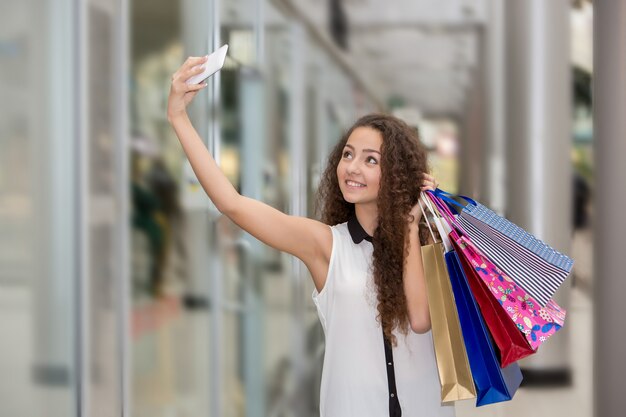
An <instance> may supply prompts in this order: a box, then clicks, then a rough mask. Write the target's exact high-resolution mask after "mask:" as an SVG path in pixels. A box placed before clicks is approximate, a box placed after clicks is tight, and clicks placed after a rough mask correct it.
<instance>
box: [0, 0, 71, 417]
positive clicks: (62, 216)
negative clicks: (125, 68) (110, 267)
mask: <svg viewBox="0 0 626 417" xmlns="http://www.w3.org/2000/svg"><path fill="white" fill-rule="evenodd" d="M73 3H74V2H70V1H57V2H51V1H43V0H40V1H24V2H22V1H20V2H5V3H3V5H2V13H1V14H0V97H1V101H0V126H1V128H0V130H1V131H0V138H1V139H0V311H2V313H1V314H0V334H2V335H3V340H4V341H3V343H2V354H1V355H0V392H1V393H2V401H0V415H3V416H5V415H6V416H39V415H46V416H51V417H67V416H73V415H76V408H75V404H76V393H77V390H76V378H75V374H76V371H77V368H76V366H75V362H74V358H75V354H76V352H75V349H74V347H75V343H76V336H77V335H76V331H75V325H74V323H75V321H74V317H76V311H77V304H76V300H77V294H76V291H75V288H76V276H77V269H76V266H77V263H78V260H77V259H76V224H75V222H74V219H75V218H76V215H77V212H76V207H77V197H78V195H77V189H76V187H75V184H76V181H75V179H76V172H77V160H76V158H75V153H74V149H75V145H76V143H75V142H76V137H77V136H76V133H77V132H76V130H75V125H74V116H73V114H74V111H75V107H74V104H75V103H74V101H73V100H74V98H75V94H76V92H77V91H76V84H75V83H74V82H73V80H74V79H75V77H76V74H75V73H74V72H73V70H74V69H75V67H76V66H75V65H74V64H75V63H76V61H75V56H76V52H77V51H76V50H74V49H73V48H72V45H74V43H73V41H74V39H75V30H76V26H75V23H76V20H74V19H75V17H76V16H75V15H74V13H73V10H72V6H73Z"/></svg>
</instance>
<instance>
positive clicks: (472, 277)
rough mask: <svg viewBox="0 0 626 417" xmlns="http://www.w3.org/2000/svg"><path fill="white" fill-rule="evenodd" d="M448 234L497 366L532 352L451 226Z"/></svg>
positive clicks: (533, 351) (509, 362) (503, 366)
mask: <svg viewBox="0 0 626 417" xmlns="http://www.w3.org/2000/svg"><path fill="white" fill-rule="evenodd" d="M425 205H426V207H427V208H428V209H429V210H430V212H431V213H432V214H433V217H438V216H437V214H436V213H435V211H436V207H432V206H431V205H430V204H429V202H428V201H426V204H425ZM427 224H428V223H427ZM438 227H439V226H438ZM445 233H447V232H446V231H445V230H444V231H443V232H442V231H440V234H445ZM449 236H450V239H449V240H448V241H451V242H452V244H453V245H455V246H454V249H455V250H456V252H457V254H458V255H459V260H460V263H461V267H462V269H463V272H464V273H465V277H466V278H467V281H468V283H469V286H470V289H471V291H472V295H473V296H474V298H475V300H476V302H477V304H478V306H479V308H480V312H481V314H482V316H483V320H484V322H485V325H486V326H487V329H488V330H489V332H490V334H491V336H492V337H493V340H494V343H495V345H496V347H497V352H496V353H497V355H498V358H499V363H500V367H501V368H505V367H506V366H508V365H510V364H511V363H513V362H516V361H518V360H520V359H523V358H525V357H527V356H529V355H532V354H533V353H535V350H533V349H532V348H531V347H530V345H529V343H528V341H527V340H526V338H525V336H524V335H523V334H522V332H520V330H519V329H518V328H517V326H516V324H515V323H514V322H513V321H512V320H511V319H510V317H509V316H508V315H507V313H506V311H504V310H503V309H502V307H501V306H500V304H499V302H498V301H497V300H496V299H495V298H494V297H492V296H491V294H490V293H489V289H488V288H487V287H486V285H485V284H484V283H483V282H482V280H481V279H480V277H478V275H477V271H475V270H474V268H472V266H471V265H470V263H469V262H468V261H467V259H465V257H464V256H463V252H462V251H461V250H460V248H459V246H458V243H457V241H456V240H457V238H458V235H457V234H456V232H455V231H453V230H452V229H451V230H450V234H449ZM431 316H432V314H431Z"/></svg>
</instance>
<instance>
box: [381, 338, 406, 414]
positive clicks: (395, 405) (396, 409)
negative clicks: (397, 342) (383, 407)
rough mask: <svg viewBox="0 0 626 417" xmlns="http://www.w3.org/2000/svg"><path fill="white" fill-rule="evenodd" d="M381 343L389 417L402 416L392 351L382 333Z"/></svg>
mask: <svg viewBox="0 0 626 417" xmlns="http://www.w3.org/2000/svg"><path fill="white" fill-rule="evenodd" d="M383 343H384V345H385V362H386V366H385V368H386V369H387V386H388V387H389V417H400V416H402V409H401V408H400V401H399V400H398V391H396V372H395V369H394V363H393V351H392V347H391V343H390V342H389V340H387V338H386V337H385V334H384V332H383Z"/></svg>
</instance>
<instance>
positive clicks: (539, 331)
mask: <svg viewBox="0 0 626 417" xmlns="http://www.w3.org/2000/svg"><path fill="white" fill-rule="evenodd" d="M427 193H428V196H429V197H430V198H431V201H432V202H433V203H435V204H436V206H437V207H438V208H439V209H440V213H441V214H442V215H443V218H444V219H445V220H446V222H448V223H449V225H450V226H451V227H452V228H453V229H454V230H455V231H456V232H457V235H454V236H452V235H451V239H453V238H454V239H456V242H457V244H458V246H459V249H460V250H461V252H462V254H463V256H464V257H465V258H466V259H467V260H468V261H469V262H470V263H471V265H472V267H473V268H474V269H475V270H476V271H477V272H478V276H479V277H480V279H481V280H482V281H483V282H484V283H485V284H486V285H487V287H488V288H489V289H490V292H491V296H492V297H495V298H496V299H497V300H498V302H499V304H500V305H501V307H502V308H503V309H504V310H505V311H506V313H507V315H508V316H509V317H510V318H511V320H513V322H514V323H515V324H516V325H517V327H518V328H519V329H520V330H521V331H522V333H523V334H524V336H525V337H526V340H527V341H528V342H529V344H530V346H531V347H532V348H533V350H537V348H538V347H539V346H540V345H541V344H542V343H543V342H545V341H546V340H547V339H548V338H549V337H550V336H551V335H553V334H554V333H556V332H557V331H558V330H560V329H561V327H562V326H563V322H564V319H565V310H563V309H561V308H560V307H559V306H558V305H557V304H556V303H554V301H550V303H549V305H548V306H546V307H545V308H541V307H540V306H539V304H538V303H537V302H536V301H535V300H534V299H533V298H532V297H531V296H530V295H529V294H528V293H527V292H526V291H525V290H524V289H523V288H522V287H520V286H519V285H516V284H515V282H514V281H513V280H512V279H511V278H509V277H508V275H507V274H505V273H504V272H503V271H502V270H500V269H499V268H498V267H497V266H496V265H495V264H493V263H492V262H491V261H490V260H489V259H488V258H487V257H485V256H484V255H483V254H481V253H480V251H479V250H478V249H477V248H476V247H475V246H474V245H473V244H472V242H471V241H470V240H469V239H468V237H467V236H465V234H464V231H463V229H462V227H461V226H459V224H458V223H457V221H456V218H455V217H454V215H453V214H452V212H451V211H450V210H449V209H448V207H447V206H446V205H445V204H443V202H441V201H440V200H439V199H438V197H436V196H435V195H434V194H433V193H430V192H427ZM457 237H458V239H457ZM553 306H555V307H553Z"/></svg>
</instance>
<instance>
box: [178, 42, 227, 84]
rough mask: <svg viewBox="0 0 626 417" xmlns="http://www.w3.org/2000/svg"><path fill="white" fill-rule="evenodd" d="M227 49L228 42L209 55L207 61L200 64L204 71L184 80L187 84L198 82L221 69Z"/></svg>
mask: <svg viewBox="0 0 626 417" xmlns="http://www.w3.org/2000/svg"><path fill="white" fill-rule="evenodd" d="M227 50H228V44H226V45H224V46H222V47H220V48H219V49H218V50H217V51H215V52H213V53H212V54H211V55H209V58H208V59H207V61H206V62H205V63H204V64H202V66H203V67H204V71H202V72H201V73H200V74H196V75H194V76H193V77H191V78H189V79H188V80H187V81H186V82H187V84H199V83H201V82H202V81H204V80H206V79H207V78H209V77H210V76H211V75H213V74H215V73H216V72H217V71H219V70H220V69H222V67H223V66H224V61H225V60H226V51H227ZM194 68H195V67H194Z"/></svg>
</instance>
